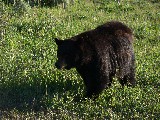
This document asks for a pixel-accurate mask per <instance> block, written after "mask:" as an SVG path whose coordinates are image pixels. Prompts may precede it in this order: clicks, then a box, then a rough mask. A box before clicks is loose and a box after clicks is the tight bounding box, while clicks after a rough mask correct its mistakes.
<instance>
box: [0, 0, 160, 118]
mask: <svg viewBox="0 0 160 120" xmlns="http://www.w3.org/2000/svg"><path fill="white" fill-rule="evenodd" d="M0 12H1V13H0V119H2V120H3V119H4V120H5V119H63V120H65V119H67V120H73V119H74V120H79V119H84V120H104V119H111V120H120V119H121V120H122V119H124V120H125V119H126V120H129V119H144V120H150V119H154V120H158V119H159V117H160V2H159V0H128V1H125V0H124V1H123V2H121V4H118V3H117V2H116V1H114V0H99V1H98V2H94V3H93V2H92V1H88V0H87V1H85V0H82V1H80V2H78V0H75V3H74V4H73V5H71V4H70V5H68V6H67V8H66V9H64V8H62V5H61V3H60V4H58V5H57V6H54V7H48V6H43V7H41V6H34V7H30V6H29V5H28V4H27V3H25V4H23V5H22V6H19V7H16V6H13V5H7V4H4V2H0ZM110 20H118V21H121V22H123V23H125V24H127V25H128V26H129V27H130V28H132V30H133V32H134V40H135V41H134V51H135V56H136V79H137V85H136V87H134V88H131V87H124V88H122V87H121V85H120V84H119V82H118V81H117V80H116V78H115V79H114V82H113V84H112V86H111V87H110V88H109V89H106V90H104V91H103V93H102V94H101V95H100V97H99V98H98V99H96V100H95V101H93V100H90V99H88V100H85V101H82V100H81V99H80V98H83V97H84V94H85V86H84V84H83V80H82V78H81V77H80V76H79V74H78V73H77V72H76V70H75V69H72V70H70V71H66V70H63V71H60V70H57V69H56V68H55V66H54V64H55V62H56V59H57V58H56V50H57V46H56V44H55V42H54V38H61V39H65V38H69V37H71V36H74V35H77V34H79V33H81V32H84V31H87V30H90V29H94V28H95V27H97V26H98V25H100V24H103V23H105V22H106V21H110ZM77 99H79V100H78V101H77Z"/></svg>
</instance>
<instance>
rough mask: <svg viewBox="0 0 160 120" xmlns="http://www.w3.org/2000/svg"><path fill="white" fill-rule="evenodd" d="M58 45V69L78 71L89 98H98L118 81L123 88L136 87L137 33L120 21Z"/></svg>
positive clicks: (60, 41) (108, 23)
mask: <svg viewBox="0 0 160 120" xmlns="http://www.w3.org/2000/svg"><path fill="white" fill-rule="evenodd" d="M55 42H56V44H57V45H58V50H57V57H58V60H57V62H56V63H55V66H56V67H57V68H58V69H62V68H64V69H68V70H69V69H71V68H76V70H77V71H78V73H79V74H80V75H81V77H82V79H83V80H84V84H85V86H86V90H87V93H86V96H87V97H89V98H91V97H93V96H94V97H95V98H96V97H98V95H99V94H100V93H101V92H102V90H104V89H105V88H107V87H109V86H110V85H111V83H112V78H113V77H115V76H116V77H117V78H118V80H119V81H120V84H121V85H122V86H124V85H130V86H135V82H136V80H135V57H134V51H133V45H132V44H133V33H132V30H131V29H130V28H129V27H127V26H126V25H125V24H123V23H121V22H118V21H111V22H107V23H105V24H103V25H100V26H98V27H97V28H95V29H93V30H90V31H86V32H84V33H81V34H79V35H76V36H74V37H71V38H69V39H66V40H59V39H57V38H55Z"/></svg>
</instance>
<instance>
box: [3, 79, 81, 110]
mask: <svg viewBox="0 0 160 120" xmlns="http://www.w3.org/2000/svg"><path fill="white" fill-rule="evenodd" d="M48 81H49V82H45V81H38V80H36V81H33V82H32V83H27V82H24V83H11V84H7V85H3V86H2V85H1V86H0V110H12V109H17V110H19V111H30V110H32V111H45V110H46V109H47V108H49V107H51V106H52V105H54V101H53V99H54V98H55V97H56V98H55V99H56V100H57V101H58V100H59V99H61V98H62V97H63V99H64V100H67V95H66V92H68V91H72V92H71V94H72V93H76V92H78V91H77V89H76V88H78V86H79V84H78V83H76V84H75V83H74V86H73V81H72V80H60V81H54V80H53V81H51V80H48Z"/></svg>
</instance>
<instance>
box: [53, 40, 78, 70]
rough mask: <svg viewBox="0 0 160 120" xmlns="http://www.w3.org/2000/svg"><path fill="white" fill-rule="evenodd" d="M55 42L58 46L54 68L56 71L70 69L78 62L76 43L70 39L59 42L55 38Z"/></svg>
mask: <svg viewBox="0 0 160 120" xmlns="http://www.w3.org/2000/svg"><path fill="white" fill-rule="evenodd" d="M55 42H56V44H57V45H58V49H57V58H58V60H57V62H56V63H55V66H56V68H57V69H67V70H69V69H71V68H74V67H75V66H76V62H77V60H78V58H79V57H78V52H77V47H76V46H77V45H76V41H73V40H71V39H67V40H59V39H57V38H55Z"/></svg>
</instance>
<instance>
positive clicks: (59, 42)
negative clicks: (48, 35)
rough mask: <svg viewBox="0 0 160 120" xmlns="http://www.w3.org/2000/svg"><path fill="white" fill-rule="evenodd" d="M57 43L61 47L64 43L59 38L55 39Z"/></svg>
mask: <svg viewBox="0 0 160 120" xmlns="http://www.w3.org/2000/svg"><path fill="white" fill-rule="evenodd" d="M55 42H56V44H57V45H61V44H62V42H63V41H62V40H59V39H58V38H55Z"/></svg>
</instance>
